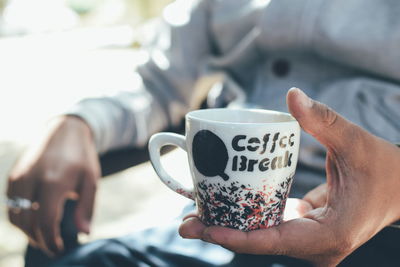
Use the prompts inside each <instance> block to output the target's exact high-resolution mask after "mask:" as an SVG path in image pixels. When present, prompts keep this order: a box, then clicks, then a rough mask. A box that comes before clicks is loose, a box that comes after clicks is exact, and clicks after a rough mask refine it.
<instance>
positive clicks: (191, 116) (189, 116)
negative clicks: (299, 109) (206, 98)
mask: <svg viewBox="0 0 400 267" xmlns="http://www.w3.org/2000/svg"><path fill="white" fill-rule="evenodd" d="M227 110H229V111H232V110H233V111H239V112H251V113H259V114H260V113H264V114H266V115H283V116H285V117H286V118H288V119H287V120H284V121H273V122H237V121H236V122H235V121H220V120H213V119H210V118H201V117H198V116H196V115H198V114H203V113H211V112H221V111H222V112H226V111H227ZM185 119H186V121H190V120H193V121H198V122H206V123H214V124H221V125H235V126H238V125H240V126H261V125H264V126H265V125H271V124H279V125H282V124H297V125H298V124H299V123H298V121H297V120H296V119H295V118H294V117H293V116H292V115H291V114H290V113H287V112H282V111H276V110H270V109H259V108H254V109H253V108H209V109H198V110H193V111H190V112H189V113H187V114H186V115H185Z"/></svg>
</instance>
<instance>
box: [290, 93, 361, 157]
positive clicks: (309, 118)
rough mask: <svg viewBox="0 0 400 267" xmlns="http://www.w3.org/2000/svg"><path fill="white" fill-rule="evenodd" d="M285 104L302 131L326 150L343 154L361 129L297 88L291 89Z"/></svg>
mask: <svg viewBox="0 0 400 267" xmlns="http://www.w3.org/2000/svg"><path fill="white" fill-rule="evenodd" d="M286 102H287V105H288V108H289V111H290V113H291V114H292V115H293V116H294V117H295V118H296V119H297V121H298V122H299V123H300V126H301V127H302V128H303V130H304V131H305V132H307V133H309V134H311V135H312V136H314V137H315V138H316V139H317V140H318V141H319V142H320V143H321V144H323V145H324V146H325V147H327V148H328V149H333V150H339V151H342V152H344V151H345V150H349V149H350V146H351V145H352V143H353V142H352V141H351V140H353V141H354V139H355V138H357V135H358V134H360V133H361V129H360V128H359V127H358V126H356V125H355V124H353V123H351V122H349V121H348V120H346V119H345V118H343V117H342V116H340V115H339V114H337V113H336V112H335V111H333V110H332V109H331V108H329V107H328V106H326V105H324V104H322V103H319V102H317V101H315V100H312V99H311V98H309V97H308V96H307V95H306V94H305V93H304V92H303V91H301V90H300V89H298V88H291V89H290V90H289V92H288V94H287V97H286Z"/></svg>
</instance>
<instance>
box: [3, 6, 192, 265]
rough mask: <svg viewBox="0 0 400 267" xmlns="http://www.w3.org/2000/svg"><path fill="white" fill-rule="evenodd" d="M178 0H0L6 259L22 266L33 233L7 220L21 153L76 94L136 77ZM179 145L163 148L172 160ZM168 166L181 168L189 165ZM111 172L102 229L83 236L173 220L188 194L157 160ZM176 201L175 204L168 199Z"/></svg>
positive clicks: (105, 183) (98, 221) (109, 89)
mask: <svg viewBox="0 0 400 267" xmlns="http://www.w3.org/2000/svg"><path fill="white" fill-rule="evenodd" d="M170 2H172V0H0V199H1V202H0V203H1V204H0V267H3V266H7V267H12V266H17V267H18V266H23V264H24V262H23V253H24V250H25V247H26V243H27V240H26V238H25V237H24V235H23V234H22V233H21V232H20V231H19V230H17V229H16V228H15V227H13V226H12V225H11V224H9V223H8V221H7V216H6V209H5V207H4V204H3V203H4V192H5V188H6V180H7V173H8V172H9V170H10V168H12V166H13V164H14V163H15V160H16V159H17V158H18V156H19V155H20V154H21V152H23V150H24V148H25V147H26V146H27V145H29V144H30V143H32V142H34V141H35V140H36V138H37V136H38V135H40V133H41V131H42V128H43V126H44V125H45V124H46V122H47V121H48V120H49V119H50V118H52V117H54V116H56V115H57V114H60V113H62V112H63V111H65V110H66V109H68V107H70V106H71V105H72V104H73V103H75V102H77V101H79V100H80V99H82V98H85V97H91V96H97V95H104V94H112V93H113V92H115V91H117V90H129V88H131V87H132V86H133V85H134V83H135V82H136V79H135V76H134V75H133V71H134V69H135V66H136V65H137V64H140V63H141V62H143V61H145V60H146V54H145V53H144V52H142V51H141V48H142V47H143V45H144V44H145V43H146V42H148V41H149V40H151V39H152V38H153V37H154V31H153V30H152V29H153V28H154V26H155V25H156V24H157V19H155V18H157V17H158V16H159V15H160V14H161V13H162V10H163V7H165V6H166V5H167V4H168V3H170ZM177 153H178V154H177V155H173V156H171V155H170V154H168V155H167V156H166V157H164V162H166V166H168V165H169V166H173V162H175V163H176V162H177V161H176V157H177V156H178V157H182V158H183V157H184V156H185V155H184V154H183V153H181V152H177ZM167 169H170V171H171V172H172V174H173V175H174V172H175V173H176V175H178V176H181V177H182V176H185V174H187V172H188V171H187V169H186V168H173V167H171V168H167ZM112 176H113V177H112V179H111V178H110V179H103V180H102V182H101V185H100V189H99V193H98V198H97V203H96V211H95V219H94V227H93V231H92V234H91V236H90V237H80V238H81V241H82V242H87V241H89V240H94V239H98V238H105V237H113V236H118V235H121V234H124V233H126V232H129V231H132V230H138V229H142V228H144V227H148V226H151V223H149V220H147V222H146V225H144V223H143V222H144V221H143V220H141V219H140V218H142V217H144V216H147V217H149V216H157V218H158V219H159V221H160V217H161V221H163V220H169V219H171V218H172V217H174V216H176V215H177V214H178V213H179V211H180V207H181V206H182V205H183V204H184V202H185V200H184V199H183V198H182V197H179V196H177V195H176V194H174V193H172V192H169V190H168V189H166V188H165V187H164V186H162V185H161V183H160V182H159V181H158V180H157V179H156V178H155V174H154V172H153V170H152V169H151V168H150V165H149V164H148V162H147V163H143V164H141V165H139V166H136V167H133V168H130V169H127V170H125V171H122V172H119V173H116V174H113V175H112ZM148 177H151V179H150V178H149V179H147V178H148ZM150 189H151V191H152V192H153V194H148V191H149V190H150ZM154 192H155V193H154ZM171 202H175V203H176V205H172V206H171V205H170V206H169V207H172V208H169V209H164V208H160V203H171Z"/></svg>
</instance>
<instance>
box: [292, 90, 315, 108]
mask: <svg viewBox="0 0 400 267" xmlns="http://www.w3.org/2000/svg"><path fill="white" fill-rule="evenodd" d="M290 91H295V92H296V94H297V96H298V101H299V102H300V104H301V105H302V106H304V107H306V108H311V107H312V100H311V98H309V97H308V96H307V95H306V94H305V93H304V92H303V91H302V90H300V89H299V88H296V87H293V88H290Z"/></svg>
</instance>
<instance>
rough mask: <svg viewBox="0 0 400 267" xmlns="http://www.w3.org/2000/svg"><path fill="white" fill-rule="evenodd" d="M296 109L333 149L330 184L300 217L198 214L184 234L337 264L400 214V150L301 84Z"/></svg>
mask: <svg viewBox="0 0 400 267" xmlns="http://www.w3.org/2000/svg"><path fill="white" fill-rule="evenodd" d="M287 104H288V107H289V110H290V113H291V114H292V115H293V116H294V117H295V118H296V119H297V120H298V121H299V123H300V125H301V127H302V128H303V130H304V131H306V132H307V133H309V134H311V135H312V136H314V137H315V138H316V139H317V140H318V141H319V142H320V143H321V144H323V145H324V146H325V147H326V149H327V157H326V173H327V177H326V184H322V185H320V186H318V187H317V188H315V189H314V190H312V191H310V192H309V193H308V194H306V196H305V197H304V198H303V201H301V202H298V207H297V209H298V210H300V211H301V212H299V213H298V214H299V216H298V218H295V219H292V220H288V221H285V222H284V223H282V224H281V225H279V226H276V227H272V228H269V229H265V230H256V231H250V232H242V231H239V230H234V229H229V228H224V227H218V226H209V227H207V226H205V225H204V224H203V223H202V222H201V221H200V219H199V218H198V217H197V214H190V215H188V216H186V217H185V218H184V221H183V223H182V224H181V226H180V229H179V233H180V235H181V236H182V237H184V238H191V239H202V240H204V241H207V242H211V243H215V244H219V245H221V246H223V247H225V248H227V249H229V250H232V251H235V252H238V253H248V254H264V255H287V256H291V257H296V258H299V259H304V260H307V261H309V262H311V263H313V264H314V265H315V266H325V267H326V266H328V267H329V266H336V265H337V264H339V263H340V262H341V261H342V260H343V259H344V258H345V257H346V256H348V255H349V254H350V253H352V252H353V251H354V250H355V249H357V248H358V247H360V246H361V245H362V244H364V243H365V242H366V241H368V240H369V239H371V238H372V237H373V236H374V235H375V234H377V233H378V232H379V231H380V230H381V229H382V228H384V227H385V226H387V225H389V224H391V223H393V222H395V221H397V220H399V219H400V208H399V206H398V203H399V201H400V194H399V193H398V191H399V188H400V164H399V162H400V149H399V148H397V147H396V146H394V145H392V144H390V143H388V142H387V141H385V140H383V139H380V138H378V137H376V136H374V135H372V134H370V133H368V132H367V131H365V130H363V129H361V128H360V127H358V126H356V125H354V124H352V123H351V122H349V121H347V120H346V119H344V118H343V117H341V116H340V115H338V114H337V113H335V112H334V111H333V110H332V109H330V108H328V107H327V106H325V105H323V104H321V103H318V102H316V101H314V100H311V99H310V98H308V97H307V96H306V95H305V94H304V93H303V92H302V91H301V90H299V89H296V88H293V89H291V90H290V91H289V92H288V95H287Z"/></svg>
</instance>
